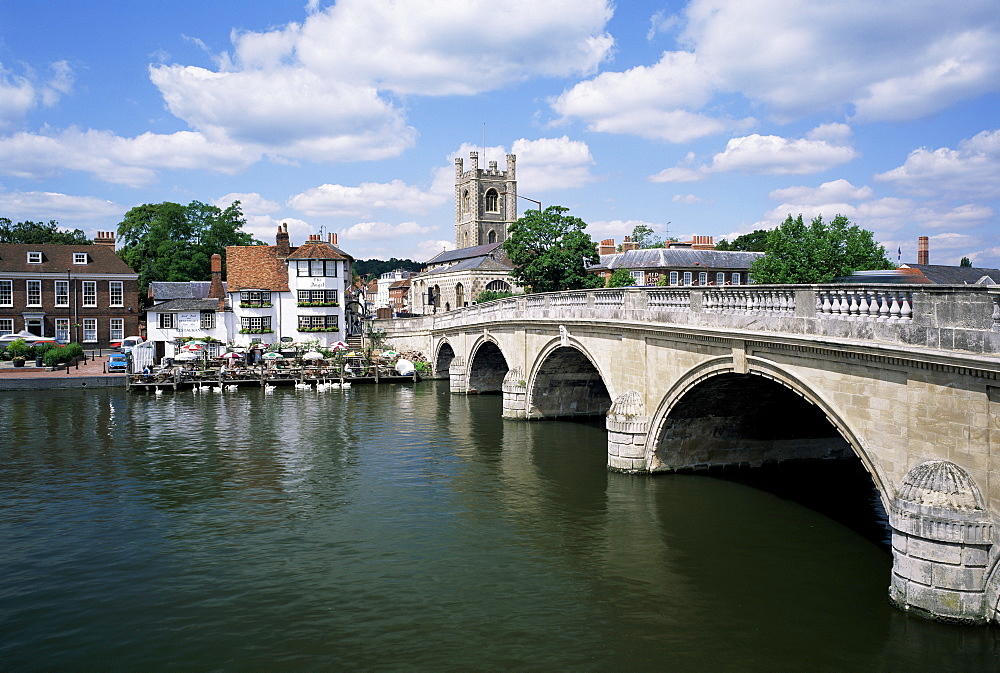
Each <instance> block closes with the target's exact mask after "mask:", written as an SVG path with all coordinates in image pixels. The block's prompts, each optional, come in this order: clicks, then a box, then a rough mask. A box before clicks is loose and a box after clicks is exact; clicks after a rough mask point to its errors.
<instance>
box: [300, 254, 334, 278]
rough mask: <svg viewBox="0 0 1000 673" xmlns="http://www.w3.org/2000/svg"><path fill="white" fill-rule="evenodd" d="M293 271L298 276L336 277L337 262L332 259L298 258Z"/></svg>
mask: <svg viewBox="0 0 1000 673" xmlns="http://www.w3.org/2000/svg"><path fill="white" fill-rule="evenodd" d="M295 273H296V274H297V275H299V276H326V277H329V278H336V276H337V262H336V261H335V260H332V259H300V260H299V261H298V267H297V268H296V271H295Z"/></svg>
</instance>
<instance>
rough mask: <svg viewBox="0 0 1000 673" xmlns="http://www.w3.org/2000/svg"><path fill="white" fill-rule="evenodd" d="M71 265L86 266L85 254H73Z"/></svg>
mask: <svg viewBox="0 0 1000 673" xmlns="http://www.w3.org/2000/svg"><path fill="white" fill-rule="evenodd" d="M73 263H74V264H86V263H87V253H85V252H74V253H73Z"/></svg>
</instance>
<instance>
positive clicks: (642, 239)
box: [632, 222, 670, 250]
mask: <svg viewBox="0 0 1000 673" xmlns="http://www.w3.org/2000/svg"><path fill="white" fill-rule="evenodd" d="M667 224H670V223H669V222H667ZM632 240H633V241H635V242H636V243H638V244H639V249H640V250H647V249H649V248H662V247H663V239H661V238H660V237H659V236H657V235H656V234H654V233H653V228H652V227H648V226H646V225H645V224H637V225H635V227H633V228H632Z"/></svg>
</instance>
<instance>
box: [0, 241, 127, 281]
mask: <svg viewBox="0 0 1000 673" xmlns="http://www.w3.org/2000/svg"><path fill="white" fill-rule="evenodd" d="M29 252H40V253H42V263H41V264H28V253H29ZM75 252H85V253H87V264H74V263H73V253H75ZM67 270H69V271H71V272H72V273H73V274H74V275H76V274H90V273H93V274H133V275H136V276H137V277H138V275H137V274H136V273H135V271H133V270H132V268H131V267H130V266H129V265H128V264H126V263H125V261H124V260H122V258H121V257H119V256H118V254H117V253H116V252H115V250H114V248H112V247H111V246H108V245H61V244H55V243H47V244H42V245H36V244H33V243H0V271H3V272H6V273H66V271H67Z"/></svg>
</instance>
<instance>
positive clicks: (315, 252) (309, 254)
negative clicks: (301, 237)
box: [286, 241, 354, 262]
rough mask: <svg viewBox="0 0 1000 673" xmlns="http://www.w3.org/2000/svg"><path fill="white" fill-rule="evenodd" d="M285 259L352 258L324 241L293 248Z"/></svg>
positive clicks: (310, 242) (351, 259) (311, 242)
mask: <svg viewBox="0 0 1000 673" xmlns="http://www.w3.org/2000/svg"><path fill="white" fill-rule="evenodd" d="M286 259H348V260H350V261H352V262H353V261H354V258H353V257H351V256H350V255H348V254H347V253H346V252H344V251H343V250H341V249H340V248H338V247H337V246H335V245H333V244H331V243H326V242H324V241H306V242H305V243H303V244H302V245H300V246H299V247H297V248H295V249H294V250H293V251H292V253H291V254H289V255H288V257H287V258H286Z"/></svg>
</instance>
